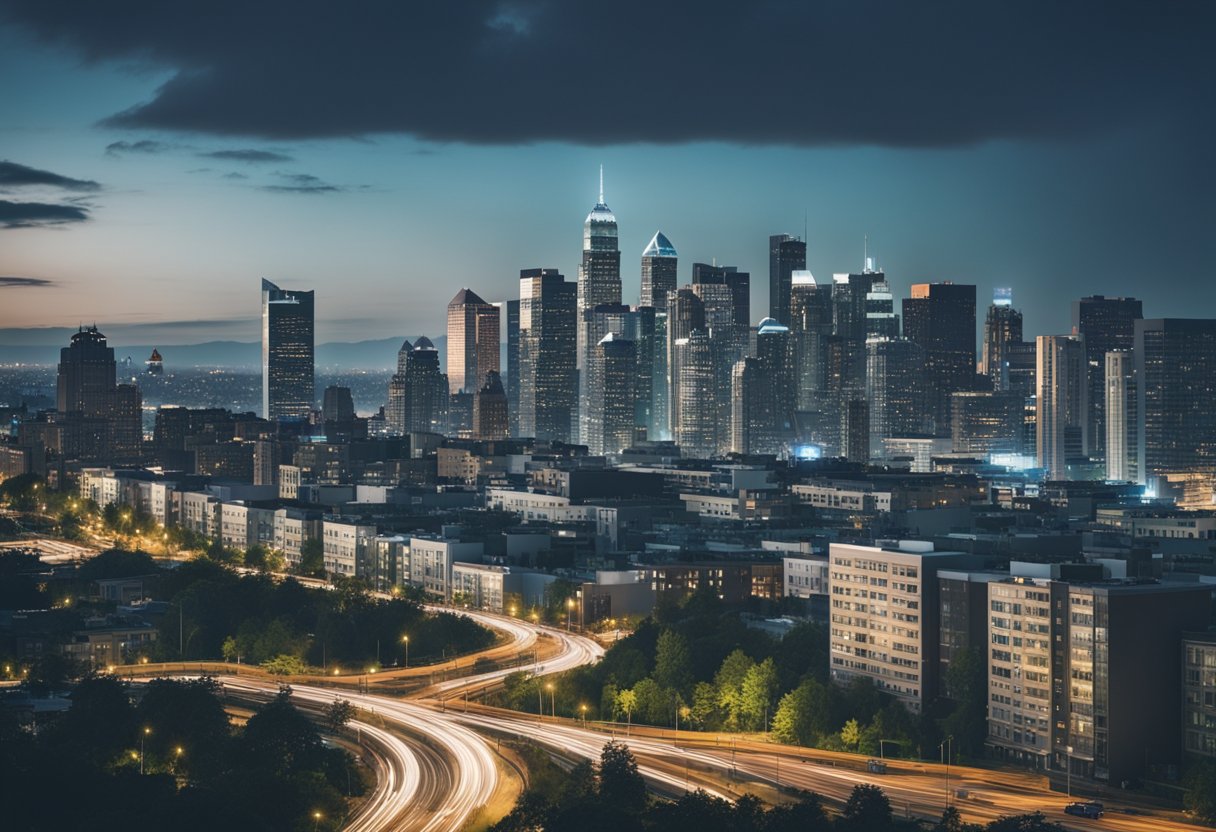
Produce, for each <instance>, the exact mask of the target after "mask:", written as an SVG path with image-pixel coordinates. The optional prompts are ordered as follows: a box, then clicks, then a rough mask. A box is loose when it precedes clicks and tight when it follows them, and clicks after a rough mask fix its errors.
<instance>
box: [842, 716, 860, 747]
mask: <svg viewBox="0 0 1216 832" xmlns="http://www.w3.org/2000/svg"><path fill="white" fill-rule="evenodd" d="M840 741H841V742H842V743H844V747H845V748H849V749H853V750H856V749H857V746H858V745H860V744H861V726H860V725H859V724H858V723H857V720H855V719H850V720H849V721H847V722H846V723H845V724H844V727H843V728H841V729H840Z"/></svg>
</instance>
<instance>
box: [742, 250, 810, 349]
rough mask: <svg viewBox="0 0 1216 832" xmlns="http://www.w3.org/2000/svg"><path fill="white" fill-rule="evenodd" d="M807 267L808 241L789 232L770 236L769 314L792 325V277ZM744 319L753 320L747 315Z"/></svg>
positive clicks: (781, 321)
mask: <svg viewBox="0 0 1216 832" xmlns="http://www.w3.org/2000/svg"><path fill="white" fill-rule="evenodd" d="M805 269H806V242H805V241H804V240H798V239H795V238H794V237H791V236H790V235H789V234H773V235H772V236H770V237H769V238H768V316H769V317H770V318H772V319H774V320H776V321H777V322H778V323H781V324H784V325H786V326H789V325H790V286H791V277H792V276H793V273H794V272H796V271H803V270H805ZM743 320H751V318H750V316H745V317H744V318H743Z"/></svg>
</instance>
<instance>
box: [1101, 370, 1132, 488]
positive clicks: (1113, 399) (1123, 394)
mask: <svg viewBox="0 0 1216 832" xmlns="http://www.w3.org/2000/svg"><path fill="white" fill-rule="evenodd" d="M1105 369H1106V413H1105V416H1106V478H1107V479H1108V480H1114V481H1115V482H1139V481H1140V472H1139V470H1138V467H1137V466H1138V463H1139V461H1140V460H1139V456H1140V455H1139V453H1138V452H1137V449H1136V443H1137V439H1138V436H1137V427H1138V423H1139V419H1138V418H1137V410H1136V407H1137V401H1136V387H1137V385H1136V359H1135V356H1134V355H1133V354H1132V352H1131V350H1114V351H1112V352H1108V353H1107V354H1106V368H1105Z"/></svg>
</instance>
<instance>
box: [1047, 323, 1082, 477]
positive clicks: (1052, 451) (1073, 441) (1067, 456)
mask: <svg viewBox="0 0 1216 832" xmlns="http://www.w3.org/2000/svg"><path fill="white" fill-rule="evenodd" d="M1035 343H1036V344H1037V346H1038V368H1037V377H1038V384H1039V393H1038V408H1037V421H1036V435H1035V447H1036V450H1037V456H1038V462H1039V467H1040V468H1043V469H1045V470H1046V471H1047V476H1048V478H1049V479H1057V480H1062V479H1069V476H1068V466H1069V465H1077V464H1079V463H1081V462H1083V461H1084V460H1085V458H1086V456H1087V449H1088V447H1089V441H1088V433H1087V431H1088V417H1087V414H1088V412H1089V409H1088V406H1087V402H1088V399H1089V387H1088V384H1087V382H1086V376H1085V360H1086V359H1085V345H1084V344H1083V343H1082V342H1081V341H1080V340H1079V339H1078V338H1076V337H1074V336H1070V335H1040V336H1039V337H1038V338H1036V339H1035Z"/></svg>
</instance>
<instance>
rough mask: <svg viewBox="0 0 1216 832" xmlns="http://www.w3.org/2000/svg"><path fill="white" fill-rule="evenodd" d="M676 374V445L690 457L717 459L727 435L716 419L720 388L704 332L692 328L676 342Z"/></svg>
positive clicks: (712, 352)
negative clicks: (724, 434)
mask: <svg viewBox="0 0 1216 832" xmlns="http://www.w3.org/2000/svg"><path fill="white" fill-rule="evenodd" d="M674 346H675V358H676V360H675V371H676V373H677V375H676V376H675V377H674V379H673V383H674V388H673V400H674V404H675V407H674V410H675V412H676V414H677V415H678V421H677V422H675V423H674V429H675V439H676V443H677V444H678V445H679V446H680V448H681V450H682V452H683V453H684V454H685V455H687V456H690V457H705V458H708V457H714V456H717V455H718V454H719V453H720V452H721V450H722V445H723V444H724V442H723V440H726V441H729V439H730V437H729V436H723V435H722V433H721V431H720V427H721V423H722V422H723V421H725V420H723V419H720V416H719V395H718V391H719V390H720V389H721V387H720V385H719V379H718V376H717V372H716V369H717V368H716V367H715V363H714V350H713V344H712V343H711V341H710V338H709V333H708V332H706V331H705V330H704V329H694V330H693V331H692V332H690V333H689V334H688V336H687V337H683V338H678V339H676V341H675V344H674Z"/></svg>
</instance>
